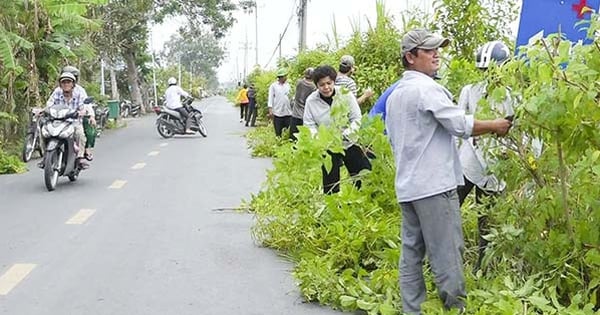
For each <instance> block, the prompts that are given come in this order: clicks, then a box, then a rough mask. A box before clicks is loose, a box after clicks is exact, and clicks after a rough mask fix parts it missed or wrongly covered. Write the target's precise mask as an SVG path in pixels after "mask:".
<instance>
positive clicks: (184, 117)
mask: <svg viewBox="0 0 600 315" xmlns="http://www.w3.org/2000/svg"><path fill="white" fill-rule="evenodd" d="M175 110H176V111H177V112H178V113H179V115H180V116H181V119H182V120H183V123H184V124H185V130H188V129H190V125H191V124H192V121H191V120H190V115H189V114H188V111H187V110H186V109H185V108H183V107H179V108H177V109H175ZM185 130H184V131H185Z"/></svg>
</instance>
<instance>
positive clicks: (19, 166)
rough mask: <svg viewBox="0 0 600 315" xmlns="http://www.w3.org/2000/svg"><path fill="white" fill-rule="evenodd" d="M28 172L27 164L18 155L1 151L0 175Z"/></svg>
mask: <svg viewBox="0 0 600 315" xmlns="http://www.w3.org/2000/svg"><path fill="white" fill-rule="evenodd" d="M25 171H27V168H26V166H25V163H23V162H22V161H21V159H20V158H19V157H18V156H16V155H10V154H8V153H6V152H4V151H3V150H2V149H0V174H15V173H23V172H25Z"/></svg>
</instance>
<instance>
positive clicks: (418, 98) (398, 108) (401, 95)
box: [385, 70, 475, 202]
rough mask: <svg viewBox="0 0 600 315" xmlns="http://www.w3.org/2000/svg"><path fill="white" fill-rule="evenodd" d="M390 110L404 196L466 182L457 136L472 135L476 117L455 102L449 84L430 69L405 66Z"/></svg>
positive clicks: (388, 122)
mask: <svg viewBox="0 0 600 315" xmlns="http://www.w3.org/2000/svg"><path fill="white" fill-rule="evenodd" d="M386 112H387V117H386V121H385V126H386V129H387V132H388V137H389V138H390V142H391V144H392V150H393V153H394V158H395V162H396V179H395V187H396V196H397V198H398V201H399V202H410V201H415V200H419V199H423V198H427V197H431V196H435V195H437V194H441V193H444V192H447V191H449V190H452V189H456V187H457V186H459V185H464V181H463V174H462V167H461V165H460V161H459V158H458V150H457V148H456V141H455V138H454V137H462V138H465V139H467V138H469V137H470V136H471V133H472V132H473V125H474V122H475V120H474V118H473V115H465V111H464V110H463V109H461V108H459V107H458V106H456V105H454V103H452V95H451V94H450V92H449V91H448V90H447V89H446V88H444V87H443V86H441V85H440V84H438V83H437V82H435V81H434V80H433V78H431V77H429V76H427V75H426V74H423V73H421V72H417V71H412V70H408V71H405V72H404V75H403V76H402V78H401V79H400V81H399V83H398V85H397V86H396V88H395V89H394V91H393V92H392V94H391V95H390V96H389V97H388V99H387V103H386Z"/></svg>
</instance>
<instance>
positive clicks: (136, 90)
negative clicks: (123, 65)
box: [123, 49, 143, 108]
mask: <svg viewBox="0 0 600 315" xmlns="http://www.w3.org/2000/svg"><path fill="white" fill-rule="evenodd" d="M123 55H124V57H125V61H126V62H127V81H128V82H129V86H130V87H131V102H132V103H133V104H135V105H143V101H142V93H141V91H140V85H139V84H138V82H139V78H138V71H137V65H136V64H135V51H133V50H130V49H128V50H126V51H125V53H124V54H123ZM142 108H143V106H142Z"/></svg>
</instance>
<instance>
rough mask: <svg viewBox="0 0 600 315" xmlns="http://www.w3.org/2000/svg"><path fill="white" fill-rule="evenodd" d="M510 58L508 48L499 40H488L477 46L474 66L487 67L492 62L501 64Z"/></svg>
mask: <svg viewBox="0 0 600 315" xmlns="http://www.w3.org/2000/svg"><path fill="white" fill-rule="evenodd" d="M508 58H510V50H509V49H508V46H506V45H505V44H504V43H503V42H501V41H493V42H488V43H486V44H485V45H483V46H481V47H479V49H478V50H477V54H476V55H475V67H477V68H479V69H487V68H488V67H489V66H490V64H491V63H492V62H495V63H496V64H497V65H502V64H503V63H504V62H506V61H507V60H508Z"/></svg>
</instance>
